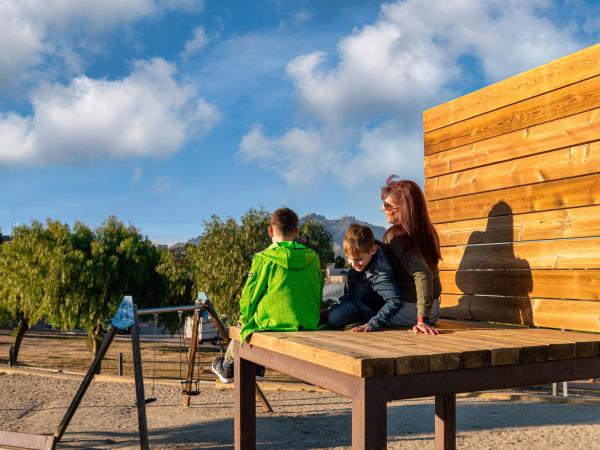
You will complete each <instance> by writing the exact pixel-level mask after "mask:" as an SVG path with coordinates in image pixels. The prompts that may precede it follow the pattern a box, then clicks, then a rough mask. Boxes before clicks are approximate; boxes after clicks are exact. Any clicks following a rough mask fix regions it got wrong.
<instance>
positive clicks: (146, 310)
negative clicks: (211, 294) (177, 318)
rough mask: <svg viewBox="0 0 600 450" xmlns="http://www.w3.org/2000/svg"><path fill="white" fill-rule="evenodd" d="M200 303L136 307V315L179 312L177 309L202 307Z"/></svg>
mask: <svg viewBox="0 0 600 450" xmlns="http://www.w3.org/2000/svg"><path fill="white" fill-rule="evenodd" d="M202 308H203V306H202V305H183V306H164V307H161V308H144V309H138V310H137V315H138V316H144V315H149V314H162V313H170V312H179V311H196V310H197V309H202Z"/></svg>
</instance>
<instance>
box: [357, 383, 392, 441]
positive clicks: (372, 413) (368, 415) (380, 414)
mask: <svg viewBox="0 0 600 450" xmlns="http://www.w3.org/2000/svg"><path fill="white" fill-rule="evenodd" d="M361 381H362V383H361V385H360V387H359V389H358V391H357V392H356V393H355V394H354V396H353V397H352V448H353V449H354V450H363V449H364V450H367V449H368V450H375V449H377V450H379V449H384V448H386V446H387V402H386V399H385V396H384V392H383V389H382V388H381V387H380V386H371V385H370V384H369V380H368V379H363V380H361Z"/></svg>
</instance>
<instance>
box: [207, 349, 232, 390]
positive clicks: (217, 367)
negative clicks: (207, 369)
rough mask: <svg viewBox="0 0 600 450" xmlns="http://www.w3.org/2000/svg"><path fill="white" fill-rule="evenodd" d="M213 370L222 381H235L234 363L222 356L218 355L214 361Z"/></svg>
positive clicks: (226, 382) (225, 382)
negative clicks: (228, 361)
mask: <svg viewBox="0 0 600 450" xmlns="http://www.w3.org/2000/svg"><path fill="white" fill-rule="evenodd" d="M211 370H212V371H213V373H214V374H215V375H216V376H218V377H219V380H221V383H224V384H229V383H233V364H227V363H226V362H225V359H224V358H223V357H222V356H218V357H216V358H215V360H214V361H213V363H212V366H211Z"/></svg>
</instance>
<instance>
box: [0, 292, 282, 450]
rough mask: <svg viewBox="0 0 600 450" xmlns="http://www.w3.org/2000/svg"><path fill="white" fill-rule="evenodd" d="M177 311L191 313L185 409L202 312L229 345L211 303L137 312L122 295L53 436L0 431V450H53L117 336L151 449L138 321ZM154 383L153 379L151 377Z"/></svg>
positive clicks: (193, 390)
mask: <svg viewBox="0 0 600 450" xmlns="http://www.w3.org/2000/svg"><path fill="white" fill-rule="evenodd" d="M172 312H177V313H178V314H179V315H180V321H181V317H182V315H183V313H185V312H192V313H193V316H192V336H191V343H190V347H189V351H188V357H187V360H188V361H187V373H186V378H185V380H181V383H182V406H183V407H185V408H187V407H189V406H190V401H191V397H192V396H196V395H198V394H199V393H200V390H199V387H198V386H199V384H198V380H197V379H194V366H195V360H196V353H197V349H198V330H199V321H200V314H201V312H205V314H207V315H208V317H209V318H210V320H211V322H212V325H213V326H214V329H215V330H216V332H217V333H218V334H219V337H220V339H221V340H222V341H223V342H224V343H225V344H229V341H230V340H229V336H228V334H227V331H226V330H225V327H224V326H223V322H222V321H221V320H220V318H219V316H218V315H217V313H216V311H215V309H214V307H213V305H212V303H211V302H210V300H209V299H208V298H207V297H206V295H205V294H204V293H199V294H198V298H197V299H196V302H195V304H194V305H181V306H167V307H159V308H144V309H139V310H138V309H137V307H136V305H135V304H134V303H133V300H132V298H131V296H125V297H124V298H123V300H122V301H121V304H120V305H119V309H118V310H117V313H116V314H115V316H114V318H113V319H112V321H111V326H110V328H109V330H108V331H107V334H106V336H105V337H104V339H103V341H102V345H101V347H100V349H99V350H98V352H97V353H96V356H95V358H94V360H93V362H92V364H91V365H90V367H89V368H88V371H87V373H86V374H85V376H84V378H83V380H82V382H81V385H80V386H79V389H78V390H77V392H76V393H75V396H74V397H73V399H72V401H71V404H70V405H69V407H68V409H67V411H66V413H65V415H64V416H63V419H62V420H61V422H60V424H59V425H58V426H57V428H56V430H55V432H54V434H53V435H51V436H48V435H37V434H28V433H15V432H8V431H0V448H7V447H8V448H16V449H31V450H54V449H55V448H56V445H57V444H58V442H59V441H60V440H61V439H62V437H63V435H64V433H65V432H66V430H67V427H68V426H69V423H70V422H71V419H72V418H73V415H74V414H75V411H77V408H78V406H79V404H80V403H81V401H82V399H83V397H84V395H85V393H86V391H87V389H88V388H89V386H90V384H91V382H92V380H93V379H94V375H95V374H96V372H97V369H98V368H99V367H100V364H101V363H102V360H103V359H104V356H105V355H106V353H107V351H108V349H109V348H110V345H111V343H112V341H113V339H114V337H115V335H116V334H117V333H119V332H120V333H127V332H130V333H131V347H132V356H133V368H134V380H135V392H136V408H137V416H138V431H139V440H140V449H142V450H147V449H149V448H150V446H149V440H148V425H147V420H146V404H148V403H152V402H154V401H156V398H153V397H150V398H146V397H145V391H144V378H143V370H142V358H141V351H140V335H139V322H138V318H139V317H140V316H144V315H153V316H154V322H155V329H156V323H157V316H158V315H159V314H164V313H172ZM153 383H154V378H153ZM255 393H256V396H257V398H258V400H259V401H260V402H261V404H262V405H263V408H264V410H265V411H266V412H273V410H272V408H271V405H270V404H269V402H268V400H267V398H266V397H265V396H264V394H263V392H262V390H261V389H260V387H259V386H258V383H255Z"/></svg>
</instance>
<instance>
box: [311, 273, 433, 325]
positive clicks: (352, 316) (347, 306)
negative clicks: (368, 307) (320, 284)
mask: <svg viewBox="0 0 600 450" xmlns="http://www.w3.org/2000/svg"><path fill="white" fill-rule="evenodd" d="M344 286H345V283H335V284H327V285H325V287H324V288H323V299H333V300H338V299H339V300H340V302H339V303H338V304H336V305H333V306H332V307H331V308H330V310H329V314H328V316H327V324H328V325H329V327H330V328H343V327H345V326H346V325H349V324H351V323H361V324H363V323H366V322H368V321H369V319H370V318H371V317H372V315H371V316H369V315H368V314H365V312H363V311H361V310H360V308H359V307H358V305H357V304H356V302H354V301H353V300H352V298H351V297H349V296H347V295H344V293H345V287H344ZM376 313H377V311H374V313H373V315H374V314H376ZM439 315H440V301H439V300H434V301H433V305H432V308H431V315H430V317H429V320H430V323H435V322H436V321H437V320H438V318H439ZM416 323H417V304H416V303H403V304H402V308H400V311H398V313H397V314H396V315H395V316H394V317H392V318H391V319H390V320H389V321H388V322H387V323H386V324H385V326H387V327H412V326H413V325H416Z"/></svg>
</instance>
